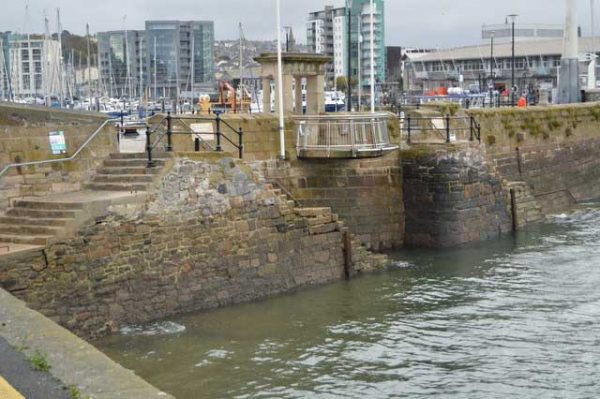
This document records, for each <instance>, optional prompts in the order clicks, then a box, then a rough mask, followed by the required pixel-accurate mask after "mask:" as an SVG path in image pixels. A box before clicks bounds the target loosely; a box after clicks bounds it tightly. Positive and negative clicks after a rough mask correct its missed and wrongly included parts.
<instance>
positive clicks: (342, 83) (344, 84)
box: [335, 76, 348, 91]
mask: <svg viewBox="0 0 600 399" xmlns="http://www.w3.org/2000/svg"><path fill="white" fill-rule="evenodd" d="M335 87H337V89H338V90H339V91H346V90H348V79H346V77H345V76H338V77H337V78H336V79H335Z"/></svg>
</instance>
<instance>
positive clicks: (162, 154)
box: [110, 152, 171, 160]
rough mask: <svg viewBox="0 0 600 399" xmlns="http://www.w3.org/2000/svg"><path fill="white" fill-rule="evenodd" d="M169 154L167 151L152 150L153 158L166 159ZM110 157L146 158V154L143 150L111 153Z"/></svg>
mask: <svg viewBox="0 0 600 399" xmlns="http://www.w3.org/2000/svg"><path fill="white" fill-rule="evenodd" d="M170 156H171V155H170V154H169V153H168V152H152V158H153V159H168V158H169V157H170ZM110 159H144V160H148V154H146V153H145V152H135V153H112V154H110Z"/></svg>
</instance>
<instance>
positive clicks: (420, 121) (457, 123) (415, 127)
mask: <svg viewBox="0 0 600 399" xmlns="http://www.w3.org/2000/svg"><path fill="white" fill-rule="evenodd" d="M401 126H402V133H403V134H405V135H406V142H407V143H408V144H412V143H413V142H414V138H415V135H421V136H424V135H428V134H429V135H431V134H433V138H426V139H422V140H421V142H423V143H427V142H430V143H435V142H439V140H442V141H444V142H446V143H451V142H452V141H466V140H468V141H475V140H477V141H478V142H479V143H481V124H480V123H479V122H478V121H477V120H476V119H475V117H473V116H466V117H461V116H454V117H453V116H450V115H446V116H444V117H441V116H440V117H412V116H407V117H405V118H403V119H401ZM453 138H454V140H453Z"/></svg>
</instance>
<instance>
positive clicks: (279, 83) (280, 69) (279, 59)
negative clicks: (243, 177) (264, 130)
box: [276, 0, 285, 159]
mask: <svg viewBox="0 0 600 399" xmlns="http://www.w3.org/2000/svg"><path fill="white" fill-rule="evenodd" d="M276 4H277V7H276V8H277V96H278V99H277V100H278V104H279V146H280V153H279V156H280V158H281V159H285V118H284V115H283V61H282V57H281V5H280V0H276Z"/></svg>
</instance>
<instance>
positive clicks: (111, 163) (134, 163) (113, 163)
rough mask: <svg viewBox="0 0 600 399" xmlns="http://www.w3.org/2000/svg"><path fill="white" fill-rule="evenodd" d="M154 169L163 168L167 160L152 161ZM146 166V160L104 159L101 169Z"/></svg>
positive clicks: (157, 159)
mask: <svg viewBox="0 0 600 399" xmlns="http://www.w3.org/2000/svg"><path fill="white" fill-rule="evenodd" d="M153 162H154V164H155V167H163V166H165V164H166V162H167V160H166V159H161V158H155V159H153ZM147 165H148V160H147V159H139V158H133V159H105V160H104V164H103V167H117V168H130V167H140V166H144V167H146V166H147Z"/></svg>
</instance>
